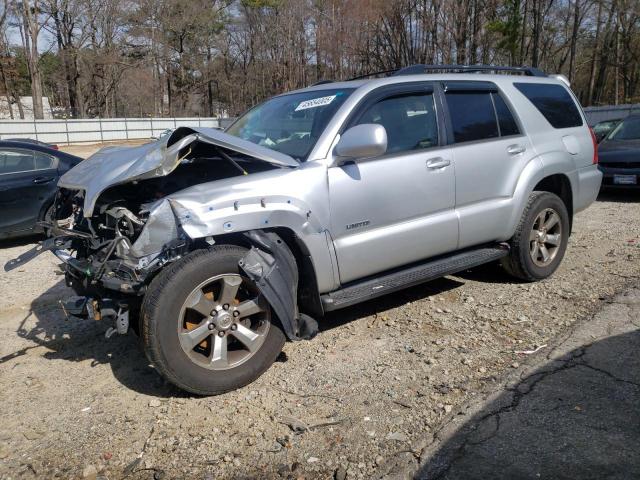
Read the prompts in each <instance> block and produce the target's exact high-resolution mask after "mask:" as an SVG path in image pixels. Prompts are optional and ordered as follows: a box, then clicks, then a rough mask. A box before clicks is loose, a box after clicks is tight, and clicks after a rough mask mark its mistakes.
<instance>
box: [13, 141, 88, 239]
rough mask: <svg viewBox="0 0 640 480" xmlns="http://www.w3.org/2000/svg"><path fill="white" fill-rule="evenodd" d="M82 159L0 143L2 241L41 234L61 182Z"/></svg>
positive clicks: (33, 145)
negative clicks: (43, 222)
mask: <svg viewBox="0 0 640 480" xmlns="http://www.w3.org/2000/svg"><path fill="white" fill-rule="evenodd" d="M80 161H82V159H81V158H79V157H76V156H74V155H69V154H68V153H64V152H61V151H59V150H54V149H53V148H50V147H47V146H43V145H39V144H36V143H31V142H21V141H18V140H7V141H0V238H7V237H17V236H21V235H29V234H31V233H38V232H41V231H42V229H41V228H40V227H39V226H38V225H37V222H38V221H41V220H45V219H47V218H48V217H47V216H48V215H50V214H51V211H50V209H51V206H52V204H53V198H54V195H55V193H56V185H57V183H58V179H59V178H60V176H61V175H63V174H64V173H65V172H66V171H67V170H69V169H70V168H71V167H73V166H75V165H77V164H78V163H79V162H80Z"/></svg>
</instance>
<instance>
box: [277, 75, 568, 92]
mask: <svg viewBox="0 0 640 480" xmlns="http://www.w3.org/2000/svg"><path fill="white" fill-rule="evenodd" d="M442 80H445V81H446V80H457V81H460V80H467V81H472V80H475V81H485V82H494V83H496V84H498V85H500V84H503V83H513V82H527V83H529V82H531V83H552V84H560V85H564V86H568V84H567V83H565V82H564V81H562V80H560V79H559V78H558V77H557V76H555V75H554V76H529V75H506V74H487V73H475V72H474V73H422V74H407V75H395V76H390V77H384V78H375V79H358V80H348V81H342V82H323V83H319V84H316V85H311V86H309V87H305V88H301V89H298V90H294V91H291V92H286V93H284V94H283V95H288V94H290V93H298V92H309V91H316V90H327V89H331V90H333V89H340V88H353V89H357V88H360V87H363V86H365V85H367V86H370V87H373V88H375V87H379V86H383V85H392V84H396V83H408V82H421V81H422V82H428V81H442Z"/></svg>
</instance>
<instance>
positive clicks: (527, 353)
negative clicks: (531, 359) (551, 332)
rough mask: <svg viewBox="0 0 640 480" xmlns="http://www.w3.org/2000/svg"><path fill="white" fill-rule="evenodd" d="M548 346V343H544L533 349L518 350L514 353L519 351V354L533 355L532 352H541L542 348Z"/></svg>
mask: <svg viewBox="0 0 640 480" xmlns="http://www.w3.org/2000/svg"><path fill="white" fill-rule="evenodd" d="M546 346H547V344H546V343H545V344H544V345H540V346H539V347H536V348H534V349H533V350H516V351H514V352H513V353H517V354H519V355H532V354H534V353H536V352H539V351H540V350H542V349H543V348H545V347H546Z"/></svg>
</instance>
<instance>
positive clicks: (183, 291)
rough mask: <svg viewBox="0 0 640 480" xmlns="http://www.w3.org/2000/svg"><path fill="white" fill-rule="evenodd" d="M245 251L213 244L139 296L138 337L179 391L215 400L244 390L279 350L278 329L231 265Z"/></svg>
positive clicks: (281, 340)
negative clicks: (211, 396) (240, 389)
mask: <svg viewBox="0 0 640 480" xmlns="http://www.w3.org/2000/svg"><path fill="white" fill-rule="evenodd" d="M246 251H247V250H246V249H244V248H242V247H237V246H232V245H220V246H213V247H211V248H209V249H206V250H196V251H194V252H191V253H190V254H189V255H186V256H185V257H184V258H182V259H180V260H178V261H176V262H175V263H173V264H171V265H170V266H169V267H167V268H166V269H165V270H163V271H162V272H161V273H160V274H159V275H158V276H157V277H156V278H155V279H154V280H153V281H152V282H151V284H150V286H149V289H148V291H147V293H146V295H145V298H144V301H143V304H142V309H141V317H142V324H141V329H142V332H141V333H142V342H143V346H144V349H145V352H146V354H147V357H148V358H149V360H150V361H151V363H152V364H153V365H154V366H155V367H156V368H157V369H158V371H159V372H160V373H161V374H162V375H163V376H164V377H165V378H166V379H167V380H168V381H169V382H171V383H173V384H174V385H176V386H177V387H179V388H181V389H183V390H186V391H187V392H191V393H194V394H197V395H219V394H221V393H225V392H228V391H230V390H235V389H237V388H240V387H242V386H244V385H247V384H249V383H251V382H252V381H254V380H255V379H256V378H258V377H259V376H260V375H262V374H263V373H264V372H265V371H266V370H267V369H268V368H269V367H270V366H271V364H272V363H273V362H274V361H275V359H276V357H277V356H278V355H279V354H280V352H281V351H282V347H283V345H284V342H285V336H284V333H283V332H282V329H281V328H280V326H279V324H278V322H276V321H275V320H272V319H271V308H270V307H269V305H268V304H267V303H266V302H265V301H264V299H263V297H262V296H261V295H260V294H259V292H258V289H257V288H256V287H255V285H254V284H253V282H251V281H250V280H249V279H248V278H247V277H246V276H243V275H242V274H241V272H240V269H239V267H238V261H239V260H240V259H241V258H242V257H244V255H245V253H246ZM207 282H209V283H207ZM238 282H241V283H240V284H238ZM234 288H235V290H236V291H237V293H235V294H234V296H233V299H231V300H229V299H230V298H231V297H230V295H231V293H229V292H233V291H234ZM225 289H228V290H227V292H228V293H225ZM249 302H253V303H249ZM209 308H211V309H212V310H211V313H210V314H209V313H207V312H209ZM235 310H237V312H235ZM258 310H259V311H258ZM251 312H253V313H251ZM236 314H237V315H238V317H235V315H236ZM241 315H242V316H241ZM234 325H235V328H234ZM249 330H251V332H249ZM208 331H210V332H211V333H210V334H209V333H208ZM203 335H206V337H203ZM200 338H203V340H202V341H200ZM241 340H242V341H241ZM243 342H245V343H243ZM222 343H224V345H226V346H225V347H223V346H222ZM223 357H224V358H223ZM223 360H225V361H226V363H225V361H223Z"/></svg>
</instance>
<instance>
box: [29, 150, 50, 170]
mask: <svg viewBox="0 0 640 480" xmlns="http://www.w3.org/2000/svg"><path fill="white" fill-rule="evenodd" d="M33 155H34V157H35V160H36V170H47V169H49V168H55V158H53V157H52V156H50V155H47V154H46V153H42V152H33Z"/></svg>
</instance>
